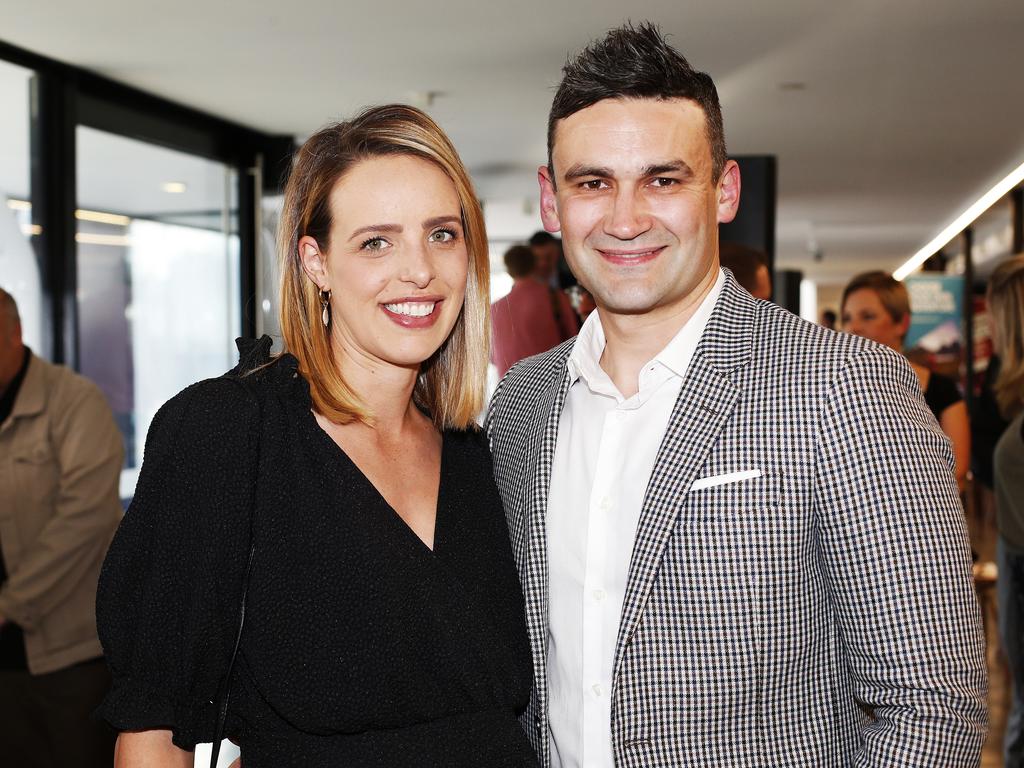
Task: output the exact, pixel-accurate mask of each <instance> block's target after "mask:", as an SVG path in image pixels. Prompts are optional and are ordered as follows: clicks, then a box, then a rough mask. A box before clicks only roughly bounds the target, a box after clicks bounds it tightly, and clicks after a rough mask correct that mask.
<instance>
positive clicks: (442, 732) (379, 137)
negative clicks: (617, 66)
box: [98, 106, 534, 768]
mask: <svg viewBox="0 0 1024 768" xmlns="http://www.w3.org/2000/svg"><path fill="white" fill-rule="evenodd" d="M281 243H282V245H281V254H282V274H283V282H282V290H281V328H282V334H283V337H284V347H285V350H286V353H285V354H283V355H281V356H279V357H277V358H272V357H271V356H270V340H269V339H268V338H266V337H264V339H262V340H261V341H259V342H256V343H255V344H249V345H243V355H242V362H241V363H240V365H239V367H238V368H237V369H235V371H234V372H233V373H232V374H229V375H228V376H226V377H221V378H220V379H214V380H210V381H206V382H201V383H199V384H196V385H194V386H192V387H190V388H189V389H186V390H185V391H184V392H182V393H181V394H179V395H178V396H176V397H175V398H173V399H172V400H171V401H170V402H169V403H167V405H165V406H164V408H163V409H161V411H160V413H159V414H158V415H157V417H156V418H155V419H154V421H153V426H152V428H151V430H150V434H149V438H148V440H147V446H146V457H145V464H144V465H143V468H142V473H141V476H140V479H139V486H138V491H137V493H136V496H135V499H134V501H133V504H132V507H131V508H130V509H129V511H128V513H127V514H126V516H125V519H124V522H123V524H122V526H121V528H120V530H119V531H118V534H117V537H116V539H115V541H114V543H113V545H112V547H111V550H110V554H109V555H108V559H107V562H106V564H105V567H104V571H103V575H102V577H101V583H100V593H99V605H98V621H99V626H100V635H101V639H102V641H103V645H104V649H105V652H106V655H107V659H108V661H109V663H110V667H111V669H112V671H113V674H114V679H115V683H114V688H113V690H112V692H111V693H110V695H109V696H108V698H107V700H106V702H105V703H104V705H103V707H102V710H101V714H102V715H103V716H104V717H105V718H106V719H107V720H108V721H109V722H111V723H112V724H113V725H114V726H115V727H117V728H118V729H119V730H121V731H122V734H121V737H120V739H119V744H118V757H117V762H116V765H119V766H130V765H139V764H142V763H143V761H144V760H149V761H150V762H146V763H145V764H146V765H191V762H190V761H191V755H190V754H189V753H188V752H187V751H185V750H191V749H192V748H193V746H194V745H195V744H196V743H197V742H202V741H209V740H210V739H211V738H212V734H213V730H214V725H215V723H216V720H217V711H216V710H217V702H218V701H219V700H220V696H221V694H222V692H223V691H222V688H223V683H224V679H225V675H226V670H227V666H228V663H229V660H230V658H231V650H232V646H233V644H234V639H235V633H236V630H237V624H238V605H239V601H240V596H241V593H242V585H243V581H244V576H245V571H246V565H247V561H248V553H249V547H250V542H254V543H255V559H254V565H253V568H252V571H251V577H250V579H249V582H248V584H249V587H248V598H247V612H246V618H245V624H244V627H245V628H244V631H243V634H242V637H241V645H240V651H239V655H238V661H237V662H236V664H235V667H234V672H233V675H232V680H231V689H230V708H229V712H228V717H227V729H226V730H227V735H228V736H229V737H231V738H232V739H233V740H234V741H236V742H237V743H238V744H239V745H240V747H241V751H242V762H243V765H244V767H245V768H271V767H272V768H284V767H286V766H304V767H306V768H309V767H310V766H314V767H315V766H331V767H332V768H333V767H334V766H371V765H372V766H389V767H398V766H442V765H443V766H481V765H487V766H524V765H532V764H534V758H533V753H532V752H531V750H530V747H529V745H528V744H527V742H526V739H525V736H524V734H523V732H522V730H521V729H520V726H519V724H518V721H517V719H516V715H517V712H518V711H519V710H520V709H521V708H522V707H523V706H525V704H526V702H527V699H528V695H529V688H530V680H531V669H530V653H529V644H528V640H527V637H526V630H525V624H524V614H523V599H522V595H521V592H520V589H519V582H518V579H517V577H516V573H515V568H514V565H513V562H512V556H511V550H510V546H509V542H508V534H507V529H506V526H505V520H504V515H503V513H502V507H501V502H500V499H499V497H498V494H497V491H496V489H495V486H494V482H493V479H492V477H491V466H490V457H489V453H488V449H487V445H486V441H485V439H484V438H483V436H482V434H481V433H480V432H478V431H477V430H476V429H475V426H474V418H475V416H476V414H477V413H479V412H480V410H481V407H482V400H483V387H484V381H485V377H486V365H487V357H488V356H487V352H486V341H487V338H488V333H489V330H488V299H489V297H488V272H489V265H488V259H487V245H486V238H485V235H484V230H483V219H482V215H481V211H480V208H479V205H478V204H477V202H476V197H475V195H474V193H473V190H472V186H471V183H470V181H469V178H468V176H467V174H466V171H465V169H464V168H463V166H462V164H461V162H460V161H459V159H458V156H457V155H456V153H455V150H454V149H453V148H452V146H451V144H450V143H449V142H448V140H447V138H446V137H445V136H444V134H443V133H442V132H441V131H440V129H439V128H438V127H437V126H436V125H435V124H434V123H433V121H432V120H431V119H430V118H429V117H427V116H426V115H425V114H423V113H422V112H420V111H418V110H415V109H412V108H409V107H403V106H388V107H379V108H375V109H371V110H368V111H366V112H364V113H363V114H361V115H360V116H359V117H357V118H356V119H355V120H353V121H351V122H348V123H342V124H339V125H332V126H329V127H327V128H325V129H323V130H321V131H319V132H318V133H316V134H315V135H314V136H313V137H312V138H310V139H309V140H308V141H307V142H306V144H305V145H304V146H303V147H302V149H301V150H300V151H299V153H298V155H297V159H296V162H295V166H294V168H293V170H292V174H291V177H290V179H289V181H288V186H287V189H286V194H285V202H284V210H283V213H282V221H281Z"/></svg>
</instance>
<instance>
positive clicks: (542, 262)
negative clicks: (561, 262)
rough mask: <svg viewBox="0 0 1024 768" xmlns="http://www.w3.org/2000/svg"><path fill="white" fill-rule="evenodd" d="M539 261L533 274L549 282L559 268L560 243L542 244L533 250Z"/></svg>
mask: <svg viewBox="0 0 1024 768" xmlns="http://www.w3.org/2000/svg"><path fill="white" fill-rule="evenodd" d="M531 250H532V251H533V256H534V258H535V259H536V260H537V261H536V265H535V266H534V268H533V274H534V275H536V276H537V277H539V278H541V279H542V280H547V279H548V278H550V277H551V275H553V274H554V273H555V269H556V267H557V266H558V257H559V256H560V255H561V254H560V253H559V248H558V243H541V244H540V245H535V246H533V248H532V249H531Z"/></svg>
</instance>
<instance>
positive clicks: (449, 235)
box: [430, 229, 455, 243]
mask: <svg viewBox="0 0 1024 768" xmlns="http://www.w3.org/2000/svg"><path fill="white" fill-rule="evenodd" d="M454 239H455V233H454V232H453V231H452V230H450V229H438V230H435V231H434V232H431V233H430V241H431V242H432V243H450V242H452V241H453V240H454Z"/></svg>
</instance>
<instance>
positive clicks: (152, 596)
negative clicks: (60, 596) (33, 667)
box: [96, 377, 259, 750]
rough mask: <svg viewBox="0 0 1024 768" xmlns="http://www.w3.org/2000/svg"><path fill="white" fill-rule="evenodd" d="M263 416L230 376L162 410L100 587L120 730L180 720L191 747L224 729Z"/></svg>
mask: <svg viewBox="0 0 1024 768" xmlns="http://www.w3.org/2000/svg"><path fill="white" fill-rule="evenodd" d="M258 414H259V408H258V406H257V404H256V401H255V399H254V398H253V396H252V395H251V394H250V393H249V392H247V391H246V388H245V387H243V386H240V385H239V382H238V381H237V380H236V381H232V380H230V379H228V378H224V377H222V378H220V379H211V380H208V381H204V382H200V383H199V384H195V385H193V386H192V387H189V388H188V389H186V390H184V391H183V392H181V393H180V394H179V395H177V396H175V397H174V398H172V399H171V400H170V401H168V402H167V403H166V404H165V405H164V406H163V408H161V409H160V411H159V412H158V413H157V415H156V417H155V418H154V420H153V423H152V425H151V427H150V430H149V435H148V436H147V439H146V450H145V456H144V461H143V465H142V471H141V473H140V476H139V482H138V486H137V489H136V493H135V497H134V499H133V501H132V504H131V506H130V507H129V509H128V512H127V513H126V514H125V517H124V520H123V521H122V523H121V526H120V528H119V529H118V531H117V535H116V536H115V538H114V541H113V543H112V544H111V547H110V550H109V552H108V554H107V558H106V560H105V561H104V564H103V570H102V572H101V574H100V581H99V590H98V593H97V606H96V616H97V624H98V628H99V636H100V640H101V642H102V644H103V650H104V654H105V656H106V659H107V663H108V665H109V666H110V669H111V673H112V676H113V687H112V689H111V691H110V693H109V694H108V695H107V697H106V698H105V700H104V702H103V704H102V705H101V707H100V709H99V713H98V714H99V716H100V717H102V718H103V719H105V720H107V721H108V722H109V723H110V724H111V725H113V726H114V727H115V728H116V729H118V730H130V731H139V730H149V729H169V730H171V731H172V733H173V739H174V743H175V744H176V745H177V746H179V747H181V748H183V749H188V750H191V749H192V748H193V747H194V746H195V744H196V743H199V742H205V741H210V740H211V738H212V736H213V731H214V728H215V726H216V720H217V715H216V708H217V707H216V700H217V694H218V689H219V686H220V685H221V683H222V681H223V679H224V678H225V676H226V673H227V668H228V663H229V660H230V658H231V651H232V647H233V643H234V639H235V633H236V632H237V628H238V609H239V601H240V599H241V594H242V585H243V580H244V577H245V571H246V565H247V560H248V554H249V545H250V537H251V532H252V528H251V519H252V513H253V510H252V508H253V505H254V499H255V484H256V476H257V468H256V463H257V460H258V455H259V454H258V447H257V439H258V438H257V435H258V432H259V430H258V425H257V418H258ZM229 729H230V725H229Z"/></svg>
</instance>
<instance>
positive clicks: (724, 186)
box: [718, 160, 740, 224]
mask: <svg viewBox="0 0 1024 768" xmlns="http://www.w3.org/2000/svg"><path fill="white" fill-rule="evenodd" d="M739 207H740V167H739V165H738V164H737V163H736V161H735V160H727V161H726V163H725V168H723V169H722V176H721V178H719V180H718V223H719V224H728V223H729V222H730V221H732V220H733V219H735V218H736V212H737V211H738V210H739Z"/></svg>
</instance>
